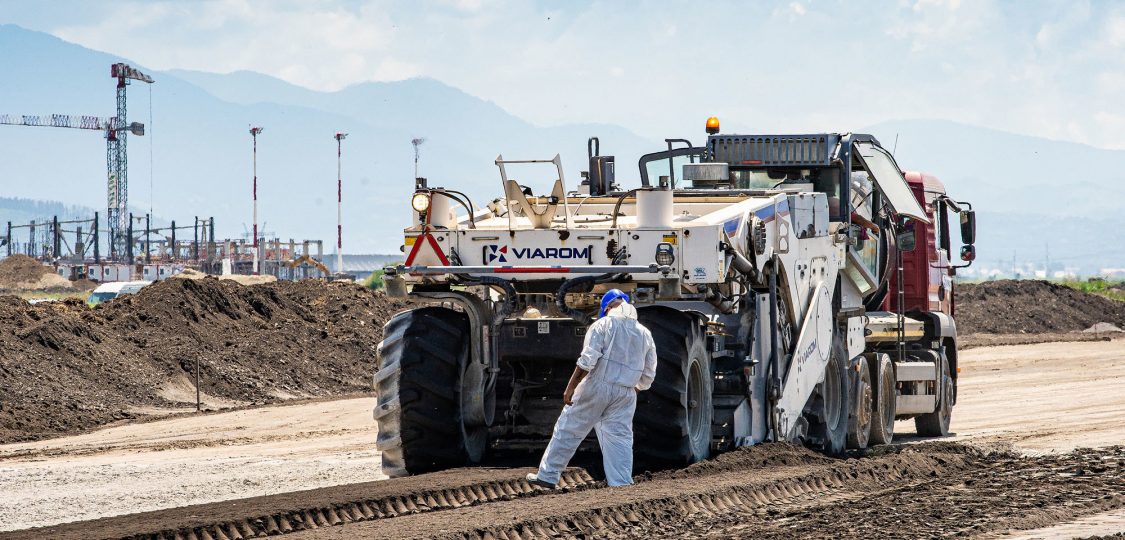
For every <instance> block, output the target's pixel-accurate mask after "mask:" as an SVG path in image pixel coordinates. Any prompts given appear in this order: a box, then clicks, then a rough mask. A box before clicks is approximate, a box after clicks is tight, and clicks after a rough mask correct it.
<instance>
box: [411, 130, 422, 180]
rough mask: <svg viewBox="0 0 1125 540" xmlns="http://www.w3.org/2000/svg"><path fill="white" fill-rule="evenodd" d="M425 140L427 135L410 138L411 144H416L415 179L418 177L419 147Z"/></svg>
mask: <svg viewBox="0 0 1125 540" xmlns="http://www.w3.org/2000/svg"><path fill="white" fill-rule="evenodd" d="M424 142H426V138H425V137H416V138H414V139H410V144H413V145H414V178H415V179H417V178H418V155H419V152H418V147H419V146H422V143H424Z"/></svg>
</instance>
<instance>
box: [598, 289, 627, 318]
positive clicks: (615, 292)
mask: <svg viewBox="0 0 1125 540" xmlns="http://www.w3.org/2000/svg"><path fill="white" fill-rule="evenodd" d="M614 300H624V301H625V302H628V301H629V295H627V294H625V293H623V292H621V289H610V290H608V291H606V293H605V294H604V295H603V296H602V314H601V315H598V316H599V317H605V312H606V309H607V308H609V304H610V303H611V302H613V301H614Z"/></svg>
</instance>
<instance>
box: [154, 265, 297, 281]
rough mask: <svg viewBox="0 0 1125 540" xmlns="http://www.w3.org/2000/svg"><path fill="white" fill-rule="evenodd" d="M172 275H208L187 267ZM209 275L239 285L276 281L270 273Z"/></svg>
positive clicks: (192, 277)
mask: <svg viewBox="0 0 1125 540" xmlns="http://www.w3.org/2000/svg"><path fill="white" fill-rule="evenodd" d="M172 277H173V278H175V279H204V278H206V277H209V276H208V274H204V273H203V272H200V271H199V270H193V269H191V268H188V269H186V270H184V271H183V272H180V273H178V274H176V275H174V276H172ZM210 277H215V278H218V279H221V280H230V281H233V282H235V283H238V284H240V285H261V284H263V283H273V282H275V281H277V278H276V277H274V276H270V275H260V276H246V275H242V274H226V275H222V276H210Z"/></svg>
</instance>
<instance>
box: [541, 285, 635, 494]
mask: <svg viewBox="0 0 1125 540" xmlns="http://www.w3.org/2000/svg"><path fill="white" fill-rule="evenodd" d="M578 367H580V368H582V369H583V370H585V371H587V372H588V374H587V375H586V377H585V378H583V379H582V382H580V383H578V387H577V388H576V389H575V391H574V397H573V398H572V400H571V401H572V403H573V404H572V405H566V406H564V407H563V410H562V414H561V415H560V416H559V420H558V422H556V423H555V431H554V433H553V434H552V435H551V442H550V443H549V444H548V445H547V451H546V452H545V453H544V454H543V460H542V461H541V462H540V463H539V472H538V473H537V475H536V476H537V477H538V478H539V479H540V480H543V481H545V482H548V483H550V484H558V482H559V475H560V474H561V473H562V470H563V469H564V468H566V465H567V463H569V462H570V458H572V457H574V452H575V451H576V450H577V449H578V445H579V444H580V443H581V442H582V439H585V438H586V436H587V435H589V434H590V429H591V428H593V429H595V430H596V431H597V435H598V445H599V446H601V450H602V461H603V463H604V465H605V478H606V483H608V484H609V485H611V486H624V485H628V484H632V483H633V412H634V411H635V410H636V408H637V392H639V391H642V390H648V388H649V387H650V386H652V381H653V379H654V378H655V377H656V345H655V344H654V343H653V341H652V333H651V332H649V331H648V329H647V328H645V327H644V326H642V325H641V324H640V323H639V322H637V310H636V308H634V307H633V306H632V305H630V304H628V303H622V304H621V305H619V306H618V307H616V308H614V309H612V310H610V311H609V313H607V315H606V316H605V317H602V318H601V319H598V320H597V321H595V322H594V324H592V325H590V328H589V329H588V330H587V332H586V339H585V344H584V346H583V348H582V355H581V356H580V357H579V358H578Z"/></svg>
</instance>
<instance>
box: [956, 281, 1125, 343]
mask: <svg viewBox="0 0 1125 540" xmlns="http://www.w3.org/2000/svg"><path fill="white" fill-rule="evenodd" d="M1102 322H1104V323H1110V324H1114V325H1117V326H1122V325H1125V302H1120V301H1117V300H1112V299H1109V298H1105V297H1102V296H1098V295H1096V294H1090V293H1084V292H1082V291H1079V290H1075V289H1072V288H1070V287H1066V286H1063V285H1056V284H1054V283H1050V282H1047V281H1037V280H1018V281H1016V280H1001V281H986V282H983V283H964V284H958V285H957V332H958V333H959V334H975V333H985V334H1040V333H1051V332H1055V333H1057V332H1081V331H1082V330H1085V329H1087V328H1090V327H1091V326H1093V325H1095V324H1097V323H1102Z"/></svg>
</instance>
